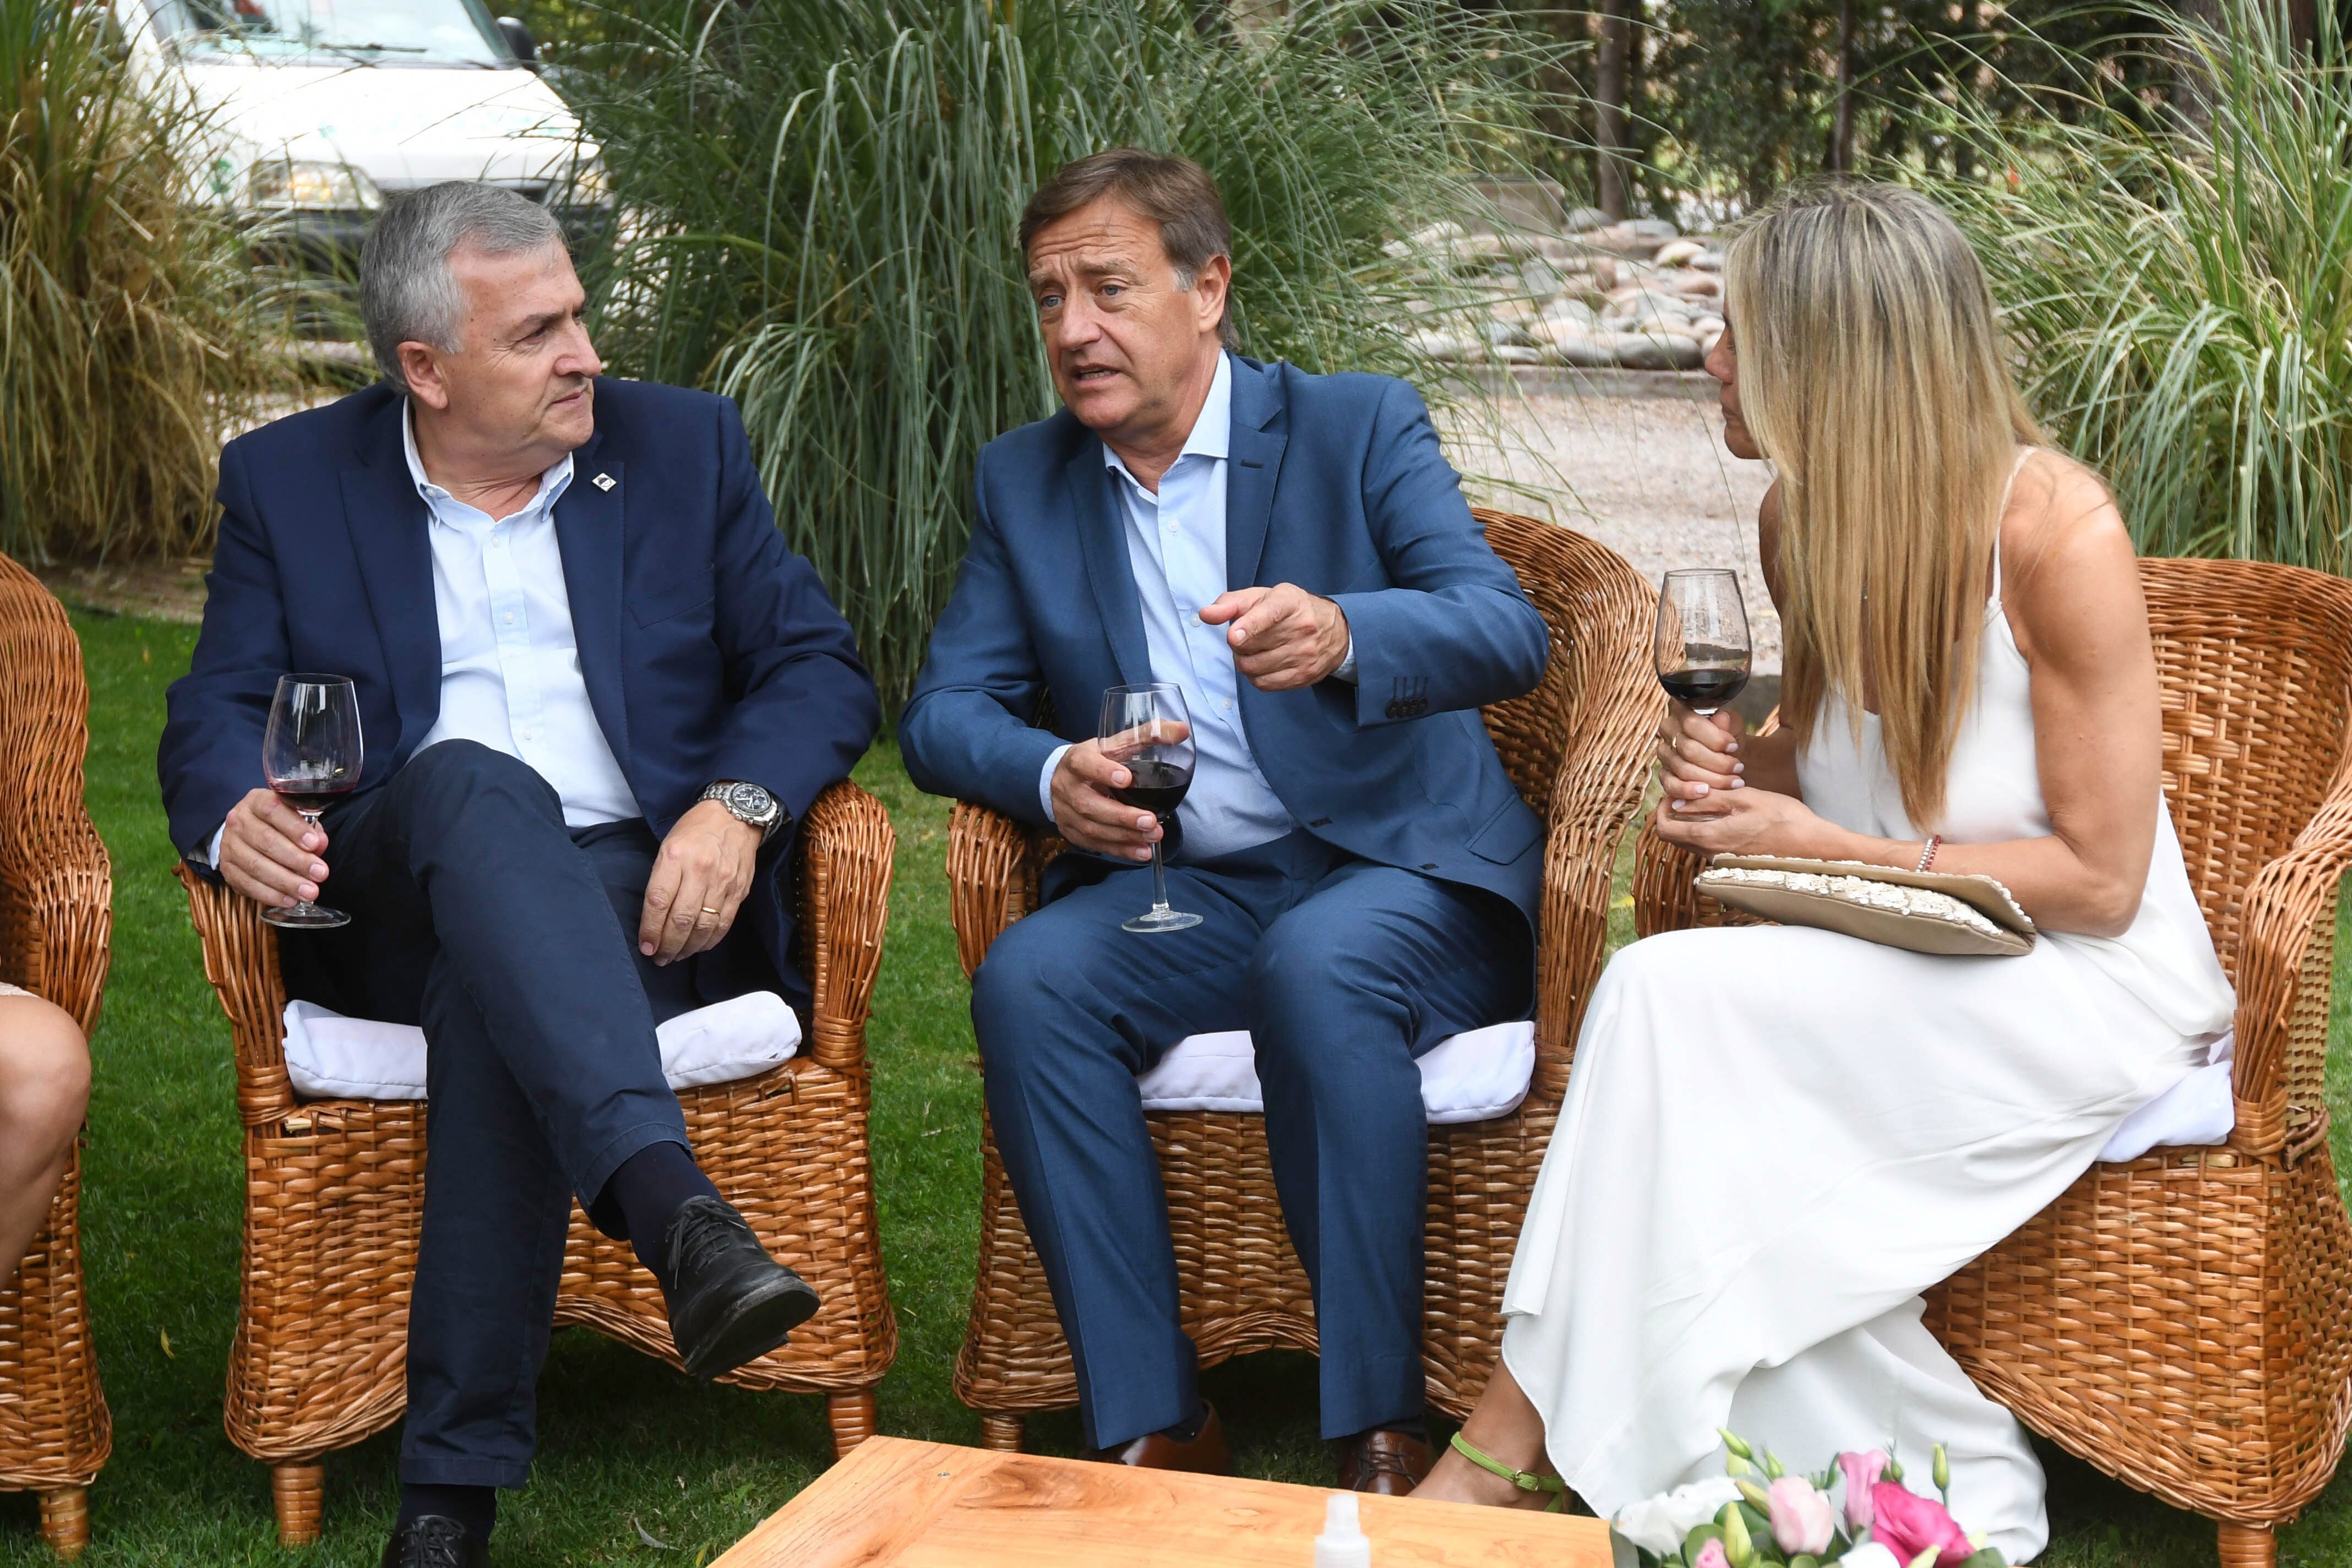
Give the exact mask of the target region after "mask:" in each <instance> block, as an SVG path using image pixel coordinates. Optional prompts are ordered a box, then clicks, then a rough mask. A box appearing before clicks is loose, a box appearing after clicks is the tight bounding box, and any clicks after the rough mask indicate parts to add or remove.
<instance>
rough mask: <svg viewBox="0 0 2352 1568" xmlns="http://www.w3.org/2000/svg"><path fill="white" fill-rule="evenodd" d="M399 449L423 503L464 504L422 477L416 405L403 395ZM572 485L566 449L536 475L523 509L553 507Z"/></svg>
mask: <svg viewBox="0 0 2352 1568" xmlns="http://www.w3.org/2000/svg"><path fill="white" fill-rule="evenodd" d="M400 449H401V452H402V455H403V456H404V457H406V458H407V459H408V477H409V478H410V479H413V480H415V483H416V493H417V494H418V495H420V496H423V497H424V498H425V505H426V506H428V507H429V506H431V505H432V504H433V503H434V502H435V501H440V500H446V501H447V502H449V503H450V504H451V505H453V506H463V505H465V504H466V503H465V502H463V501H461V500H457V497H455V496H453V495H451V494H450V493H449V492H448V491H447V490H445V489H442V488H441V487H440V486H439V485H436V484H435V483H434V482H433V481H432V480H431V479H426V478H425V459H424V458H421V457H419V456H417V453H416V416H415V405H413V404H412V403H410V402H409V400H408V399H406V398H402V399H401V400H400ZM571 485H572V454H571V453H569V452H566V453H564V454H563V456H562V458H558V459H557V460H556V462H555V465H554V467H552V468H549V469H548V470H547V472H545V473H543V474H541V475H540V476H539V494H537V495H535V496H533V497H532V498H531V499H530V505H528V506H526V507H524V508H523V509H522V511H523V512H527V511H530V510H534V509H544V508H549V507H552V506H553V505H554V504H555V503H556V501H557V500H561V499H562V495H563V492H564V491H565V490H566V489H570V488H571ZM514 515H515V516H517V517H520V516H521V515H522V512H517V513H515V514H514Z"/></svg>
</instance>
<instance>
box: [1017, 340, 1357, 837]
mask: <svg viewBox="0 0 2352 1568" xmlns="http://www.w3.org/2000/svg"><path fill="white" fill-rule="evenodd" d="M1233 401H1234V367H1233V360H1232V359H1231V357H1230V356H1227V355H1223V354H1221V355H1219V356H1218V358H1217V374H1216V379H1215V380H1214V381H1213V382H1211V383H1210V384H1209V397H1208V401H1207V402H1205V403H1203V404H1202V405H1201V414H1200V417H1199V418H1197V419H1195V420H1194V421H1193V422H1192V435H1190V436H1189V437H1186V438H1185V441H1184V448H1183V450H1182V452H1181V453H1180V454H1179V455H1178V457H1177V458H1176V461H1175V462H1174V463H1173V464H1172V465H1171V466H1170V468H1169V469H1168V471H1167V472H1166V473H1164V474H1162V475H1160V489H1159V493H1157V494H1154V493H1153V492H1152V491H1150V490H1149V489H1145V488H1144V487H1143V485H1142V483H1141V482H1140V481H1139V480H1138V479H1136V477H1135V476H1134V475H1133V474H1132V473H1130V472H1129V471H1128V467H1127V465H1126V464H1125V463H1123V462H1121V461H1120V460H1119V458H1118V453H1116V452H1114V451H1112V450H1111V449H1110V448H1109V447H1108V446H1106V447H1104V448H1103V459H1104V461H1105V462H1106V463H1107V464H1108V466H1109V468H1110V470H1111V472H1113V473H1114V474H1117V475H1118V491H1119V494H1120V496H1121V498H1122V499H1123V500H1125V501H1126V503H1127V504H1126V507H1125V509H1124V510H1125V515H1126V518H1127V558H1128V566H1129V570H1130V571H1132V572H1133V573H1134V574H1135V594H1136V598H1137V600H1138V601H1139V603H1140V605H1142V609H1143V640H1144V644H1145V646H1146V647H1147V648H1148V649H1149V650H1150V658H1151V679H1153V680H1155V681H1165V682H1167V683H1168V684H1169V685H1171V686H1175V687H1178V688H1181V689H1182V691H1183V693H1184V706H1185V708H1186V709H1187V710H1189V711H1190V712H1191V714H1192V747H1193V751H1194V752H1195V763H1194V766H1193V773H1192V788H1191V790H1189V791H1188V792H1187V793H1186V794H1185V796H1184V804H1183V805H1180V806H1178V807H1177V808H1176V816H1177V818H1178V820H1179V821H1180V822H1181V823H1182V825H1183V828H1184V858H1186V859H1187V860H1205V859H1208V858H1211V857H1213V856H1218V855H1229V854H1231V853H1233V852H1234V850H1236V849H1246V848H1248V847H1250V846H1251V845H1253V844H1263V843H1265V842H1266V841H1267V840H1269V839H1274V838H1279V837H1282V836H1283V835H1285V834H1286V833H1289V832H1291V831H1292V830H1293V829H1294V828H1296V827H1297V822H1296V821H1295V820H1294V819H1293V818H1292V816H1291V815H1290V812H1289V810H1288V808H1286V806H1284V805H1283V804H1282V802H1281V800H1280V799H1279V798H1278V797H1276V795H1275V793H1274V790H1273V788H1272V787H1271V786H1270V785H1268V784H1266V782H1265V774H1264V773H1260V772H1259V771H1258V766H1257V760H1256V758H1255V757H1254V756H1253V755H1251V752H1250V743H1249V736H1248V735H1247V734H1246V733H1244V731H1243V729H1242V715H1241V709H1240V707H1239V697H1238V690H1237V686H1238V682H1239V679H1240V678H1239V676H1238V674H1237V673H1236V671H1235V670H1234V650H1233V648H1232V647H1231V646H1230V645H1229V644H1227V642H1226V641H1225V632H1226V630H1227V628H1226V627H1224V626H1210V625H1208V624H1206V623H1205V622H1203V621H1202V619H1201V610H1202V607H1203V606H1204V605H1209V604H1212V603H1213V602H1214V601H1215V600H1216V598H1217V596H1218V595H1221V594H1223V593H1224V592H1225V469H1226V455H1227V449H1228V447H1229V446H1230V443H1231V440H1232V437H1233V425H1234V419H1233ZM1354 652H1355V650H1354V647H1353V645H1352V644H1351V645H1350V647H1349V666H1348V667H1343V668H1342V669H1341V671H1340V674H1341V675H1342V676H1343V677H1344V676H1346V675H1349V674H1352V673H1353V671H1352V668H1351V666H1352V663H1353V658H1354ZM1069 749H1070V748H1069V747H1067V746H1061V747H1058V748H1056V749H1055V752H1054V753H1053V755H1051V756H1049V757H1047V758H1046V759H1045V772H1044V773H1041V774H1040V775H1039V776H1038V780H1037V795H1038V799H1039V800H1040V801H1041V802H1042V803H1043V804H1044V806H1045V816H1046V819H1047V820H1048V821H1050V820H1052V818H1053V816H1054V770H1055V769H1056V768H1058V767H1060V766H1061V765H1062V758H1063V756H1064V755H1065V754H1066V752H1068V751H1069Z"/></svg>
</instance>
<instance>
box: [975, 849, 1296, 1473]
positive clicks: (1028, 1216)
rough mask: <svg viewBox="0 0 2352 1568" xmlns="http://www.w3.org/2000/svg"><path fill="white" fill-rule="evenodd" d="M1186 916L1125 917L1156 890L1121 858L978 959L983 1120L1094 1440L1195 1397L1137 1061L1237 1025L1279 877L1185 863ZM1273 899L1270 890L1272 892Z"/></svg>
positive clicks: (1114, 1443)
mask: <svg viewBox="0 0 2352 1568" xmlns="http://www.w3.org/2000/svg"><path fill="white" fill-rule="evenodd" d="M1168 882H1169V895H1170V897H1171V899H1172V900H1175V901H1176V902H1177V903H1178V904H1179V906H1180V907H1181V908H1183V909H1187V910H1194V911H1197V912H1198V913H1200V914H1201V915H1202V916H1203V917H1204V918H1203V919H1202V922H1201V923H1200V924H1199V925H1197V926H1194V927H1192V929H1191V930H1189V931H1174V932H1168V933H1164V934H1158V935H1141V934H1138V933H1135V932H1130V931H1121V930H1120V929H1119V922H1120V921H1123V920H1125V919H1127V918H1128V917H1129V916H1130V915H1133V914H1136V913H1137V912H1139V910H1142V909H1143V908H1144V907H1145V906H1146V905H1147V904H1149V903H1150V896H1149V891H1148V883H1147V882H1146V880H1145V879H1143V878H1142V876H1141V875H1140V874H1139V873H1129V872H1124V871H1121V872H1115V873H1113V874H1112V875H1111V876H1110V877H1109V878H1108V879H1106V880H1105V881H1103V882H1101V883H1098V884H1097V885H1095V886H1093V887H1087V888H1080V889H1076V890H1075V891H1073V892H1071V893H1069V894H1068V895H1066V896H1065V897H1064V898H1061V899H1059V900H1055V902H1053V903H1050V904H1048V905H1046V906H1045V908H1044V909H1042V910H1038V911H1037V912H1036V913H1034V914H1033V915H1030V916H1028V917H1027V918H1025V919H1024V920H1020V921H1014V922H1013V924H1012V925H1011V926H1008V927H1007V928H1006V929H1005V931H1004V932H1003V934H1002V935H1001V936H999V937H998V938H997V939H996V941H995V942H994V943H993V945H992V946H991V947H990V948H989V950H988V957H987V959H986V961H985V962H984V963H982V964H981V966H980V970H979V972H978V973H975V974H974V975H973V976H972V990H971V1017H972V1030H973V1033H974V1034H975V1035H976V1036H977V1037H979V1041H980V1052H981V1058H982V1062H983V1064H984V1066H985V1068H986V1075H987V1095H988V1110H989V1119H990V1124H991V1126H992V1128H993V1130H994V1131H995V1134H996V1146H997V1151H998V1152H999V1153H1000V1155H1002V1157H1003V1162H1004V1172H1005V1175H1006V1177H1007V1178H1008V1179H1009V1180H1010V1181H1011V1183H1012V1184H1013V1196H1014V1198H1015V1200H1016V1201H1017V1202H1018V1203H1019V1204H1020V1205H1021V1215H1022V1218H1023V1219H1024V1221H1025V1222H1026V1224H1027V1226H1028V1228H1029V1235H1030V1237H1031V1239H1032V1240H1033V1241H1034V1242H1035V1244H1036V1247H1037V1256H1038V1258H1040V1260H1042V1261H1043V1263H1044V1264H1045V1277H1046V1280H1047V1282H1048V1283H1049V1285H1050V1286H1051V1287H1052V1289H1053V1292H1054V1305H1055V1309H1056V1310H1057V1311H1058V1312H1059V1313H1060V1316H1061V1320H1062V1331H1063V1333H1064V1334H1065V1335H1066V1337H1067V1338H1068V1340H1069V1342H1070V1352H1071V1357H1072V1360H1073V1361H1074V1362H1075V1363H1076V1370H1077V1378H1078V1396H1079V1414H1080V1417H1081V1419H1082V1421H1083V1423H1084V1425H1085V1427H1086V1437H1087V1446H1088V1447H1095V1448H1115V1447H1119V1446H1121V1445H1123V1444H1125V1443H1128V1442H1129V1441H1131V1440H1132V1439H1134V1438H1137V1437H1139V1436H1143V1435H1145V1434H1146V1433H1150V1432H1157V1431H1160V1430H1163V1429H1165V1428H1169V1427H1181V1426H1183V1425H1184V1424H1185V1423H1187V1422H1189V1421H1191V1420H1192V1419H1193V1418H1195V1417H1196V1415H1198V1413H1199V1411H1200V1408H1201V1401H1200V1390H1199V1386H1198V1384H1197V1382H1196V1381H1195V1377H1196V1366H1195V1362H1194V1357H1193V1350H1192V1341H1191V1339H1189V1338H1188V1337H1187V1336H1186V1335H1185V1333H1184V1331H1183V1327H1182V1325H1181V1322H1180V1321H1179V1319H1178V1313H1177V1284H1176V1259H1175V1251H1174V1247H1173V1245H1172V1243H1171V1241H1170V1239H1169V1230H1168V1201H1167V1196H1166V1194H1165V1193H1164V1192H1163V1191H1162V1190H1161V1187H1160V1163H1159V1161H1158V1159H1157V1158H1156V1157H1155V1156H1154V1154H1153V1152H1152V1148H1151V1136H1150V1131H1148V1130H1147V1129H1146V1127H1145V1124H1144V1120H1143V1102H1142V1098H1141V1096H1140V1095H1139V1093H1138V1091H1137V1089H1136V1082H1135V1080H1136V1076H1137V1075H1138V1074H1139V1073H1140V1072H1142V1071H1143V1070H1145V1069H1146V1068H1148V1067H1149V1066H1150V1064H1151V1063H1152V1062H1153V1061H1155V1060H1157V1059H1158V1058H1159V1056H1160V1053H1161V1052H1162V1051H1164V1050H1165V1049H1166V1048H1167V1047H1169V1046H1171V1045H1173V1044H1174V1043H1175V1042H1176V1041H1177V1040H1179V1039H1181V1038H1182V1037H1185V1036H1186V1035H1190V1034H1195V1033H1201V1032H1205V1031H1208V1030H1213V1029H1230V1028H1238V1027H1240V1026H1241V1022H1242V1018H1241V1005H1240V996H1241V979H1242V973H1243V971H1244V966H1245V965H1246V963H1248V960H1249V955H1250V952H1251V950H1252V949H1253V948H1255V946H1256V945H1257V941H1258V934H1259V931H1261V930H1262V929H1263V912H1262V911H1263V910H1264V906H1265V903H1266V902H1267V900H1269V899H1277V900H1278V899H1279V897H1280V896H1281V892H1282V890H1283V887H1284V885H1285V884H1284V883H1283V881H1282V879H1280V878H1261V879H1255V880H1253V879H1247V878H1235V877H1224V876H1218V875H1212V874H1208V873H1203V872H1201V871H1198V870H1195V869H1192V868H1183V867H1171V868H1170V869H1169V872H1168ZM1277 907H1278V906H1277Z"/></svg>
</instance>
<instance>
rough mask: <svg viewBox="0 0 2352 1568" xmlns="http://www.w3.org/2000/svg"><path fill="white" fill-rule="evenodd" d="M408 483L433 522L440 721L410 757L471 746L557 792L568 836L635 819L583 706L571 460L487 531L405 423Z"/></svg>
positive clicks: (404, 418) (599, 731) (404, 419)
mask: <svg viewBox="0 0 2352 1568" xmlns="http://www.w3.org/2000/svg"><path fill="white" fill-rule="evenodd" d="M400 428H401V437H402V444H403V446H404V449H405V450H406V452H407V455H408V473H409V477H410V478H411V479H415V481H416V493H417V494H418V495H420V496H422V497H423V498H424V499H425V506H426V507H427V508H429V509H430V510H431V511H432V514H433V517H432V521H431V523H430V524H429V525H428V533H429V536H430V538H431V540H432V544H433V608H434V613H435V616H436V619H437V620H438V621H439V622H440V626H441V717H440V718H439V719H437V720H436V721H434V725H433V728H432V729H430V730H428V731H425V739H424V741H423V742H421V743H420V744H419V746H418V748H417V749H418V750H419V751H422V750H423V749H424V748H425V746H430V745H433V744H435V743H436V742H441V741H478V742H480V743H482V744H483V745H485V746H488V747H489V748H490V750H492V751H494V752H505V753H506V754H507V755H509V756H510V757H516V758H520V760H521V761H523V762H525V763H529V764H530V768H531V771H532V772H534V773H538V774H539V776H540V777H541V778H543V779H545V780H546V781H547V782H548V783H549V784H551V785H553V786H554V789H555V793H556V795H557V796H558V797H559V798H561V799H562V802H563V820H564V823H565V825H566V826H572V827H587V826H592V825H593V824H595V823H599V822H620V821H623V820H625V819H626V818H629V817H633V816H644V815H645V813H644V812H643V811H642V810H640V809H639V808H638V805H637V797H636V796H635V795H634V794H632V793H631V791H630V789H629V781H628V779H627V777H626V776H625V774H623V773H622V772H621V764H620V762H619V760H618V759H617V758H615V757H614V755H613V748H612V746H611V744H610V743H608V742H606V741H605V739H604V729H603V727H602V726H600V725H599V724H598V723H597V722H596V711H595V710H594V709H593V708H592V707H590V706H589V703H588V682H587V679H586V678H585V677H583V675H582V674H581V673H580V645H579V641H578V639H577V638H576V637H574V636H573V634H572V599H571V596H570V595H569V594H568V593H567V592H566V590H565V587H564V582H563V552H562V551H561V550H560V549H558V548H557V546H556V541H555V503H556V502H557V501H558V500H562V497H563V492H564V490H565V489H568V488H569V487H570V485H571V483H572V455H571V454H570V453H568V452H567V453H565V454H564V456H563V458H562V460H561V461H559V462H558V463H557V464H556V465H555V466H554V467H553V468H550V469H548V470H547V472H545V473H544V474H541V476H540V479H539V493H538V494H537V495H535V496H533V497H532V498H531V499H530V502H529V503H528V504H526V505H525V506H524V507H523V509H522V510H520V511H518V512H515V513H513V514H512V515H511V516H508V517H503V518H499V519H498V520H496V521H493V520H492V519H491V517H490V515H489V513H488V512H486V511H482V510H478V509H477V508H474V507H470V506H467V504H466V503H465V502H463V501H461V500H457V498H456V497H454V496H452V495H451V494H450V493H449V492H448V491H447V490H445V489H442V488H441V487H440V486H439V485H436V484H435V483H434V482H433V481H432V480H431V479H426V478H425V464H424V462H423V460H422V459H421V458H418V457H417V455H416V428H415V423H414V422H413V419H412V417H411V416H410V414H409V412H408V411H407V410H406V409H404V410H403V411H402V414H401V421H400Z"/></svg>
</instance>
